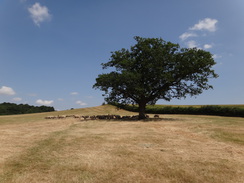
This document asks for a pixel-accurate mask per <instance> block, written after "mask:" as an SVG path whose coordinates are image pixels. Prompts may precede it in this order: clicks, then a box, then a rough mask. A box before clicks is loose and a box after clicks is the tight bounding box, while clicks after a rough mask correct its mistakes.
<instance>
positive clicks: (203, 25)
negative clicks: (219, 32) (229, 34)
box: [190, 18, 218, 32]
mask: <svg viewBox="0 0 244 183" xmlns="http://www.w3.org/2000/svg"><path fill="white" fill-rule="evenodd" d="M217 22H218V20H216V19H211V18H205V19H203V20H200V21H199V22H198V23H197V24H195V25H194V26H193V27H191V28H190V30H207V31H210V32H215V31H216V24H217Z"/></svg>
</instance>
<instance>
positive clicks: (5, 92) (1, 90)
mask: <svg viewBox="0 0 244 183" xmlns="http://www.w3.org/2000/svg"><path fill="white" fill-rule="evenodd" d="M15 94H16V93H15V91H14V90H13V89H12V88H10V87H7V86H2V87H1V88H0V95H15Z"/></svg>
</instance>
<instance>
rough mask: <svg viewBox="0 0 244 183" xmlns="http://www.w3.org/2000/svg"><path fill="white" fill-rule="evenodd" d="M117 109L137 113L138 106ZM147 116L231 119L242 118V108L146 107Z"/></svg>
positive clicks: (213, 106) (243, 114)
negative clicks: (204, 116) (229, 117)
mask: <svg viewBox="0 0 244 183" xmlns="http://www.w3.org/2000/svg"><path fill="white" fill-rule="evenodd" d="M112 105H116V106H117V107H119V108H122V109H125V110H128V111H133V112H138V111H139V107H138V105H121V104H115V103H113V104H112ZM146 113H148V114H194V115H216V116H231V117H244V108H241V107H232V106H218V105H203V106H201V107H194V106H189V107H178V106H177V107H174V106H160V105H148V106H147V107H146Z"/></svg>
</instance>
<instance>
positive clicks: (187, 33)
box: [179, 32, 197, 41]
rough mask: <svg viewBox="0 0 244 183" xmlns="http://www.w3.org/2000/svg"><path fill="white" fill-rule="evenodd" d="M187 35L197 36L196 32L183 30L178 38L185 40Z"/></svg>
mask: <svg viewBox="0 0 244 183" xmlns="http://www.w3.org/2000/svg"><path fill="white" fill-rule="evenodd" d="M189 37H197V34H195V33H192V32H185V33H183V34H181V35H180V37H179V38H180V39H181V40H182V41H184V40H186V39H187V38H189Z"/></svg>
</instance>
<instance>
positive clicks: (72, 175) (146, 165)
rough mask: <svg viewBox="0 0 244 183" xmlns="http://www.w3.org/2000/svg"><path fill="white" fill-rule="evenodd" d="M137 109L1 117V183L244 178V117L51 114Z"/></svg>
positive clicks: (238, 181) (238, 182)
mask: <svg viewBox="0 0 244 183" xmlns="http://www.w3.org/2000/svg"><path fill="white" fill-rule="evenodd" d="M63 114H67V115H70V114H79V115H98V114H120V115H133V114H134V113H131V112H128V111H124V110H117V109H116V108H115V107H113V106H109V105H105V106H98V107H93V108H84V109H75V110H69V111H60V112H51V113H41V114H28V115H14V116H0V139H1V140H0V147H1V148H0V182H4V183H5V182H6V183H26V182H31V183H40V182H45V183H46V182H47V183H62V182H63V183H66V182H72V183H76V182H77V183H78V182H79V183H80V182H84V183H107V182H115V183H116V182H118V183H121V182H122V183H123V182H127V183H128V182H131V183H132V182H133V183H134V182H140V183H148V182H152V183H157V182H158V183H210V182H211V183H220V182H221V183H222V182H223V183H225V182H226V183H243V180H244V118H233V117H216V116H194V115H192V116H190V115H160V119H152V117H153V115H151V116H150V117H151V119H148V120H145V121H116V120H87V121H81V120H79V119H74V118H66V119H48V120H47V119H44V117H45V116H50V115H63Z"/></svg>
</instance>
